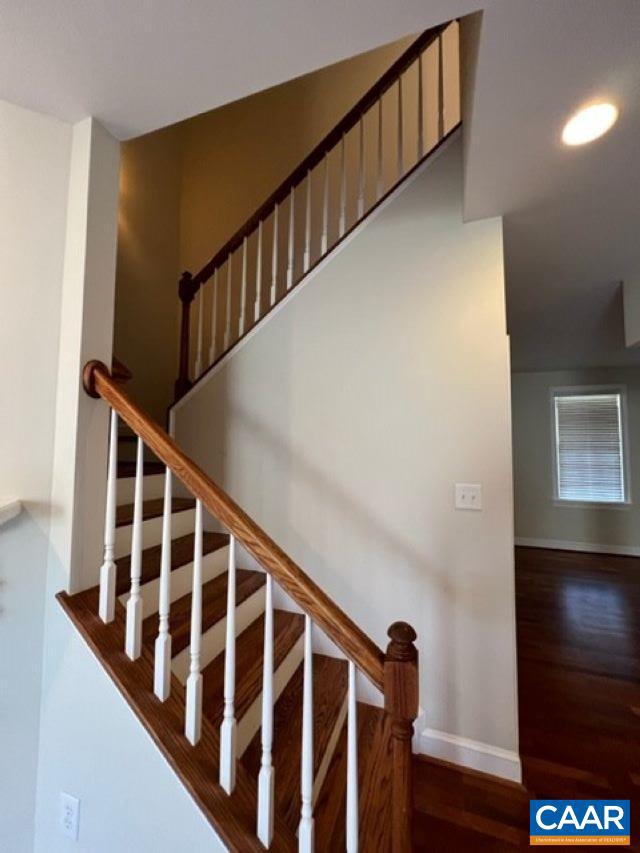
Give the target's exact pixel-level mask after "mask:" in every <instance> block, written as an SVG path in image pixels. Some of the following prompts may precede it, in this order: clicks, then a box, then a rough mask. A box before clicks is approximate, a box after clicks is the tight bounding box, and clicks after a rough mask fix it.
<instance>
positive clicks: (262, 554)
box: [83, 361, 385, 691]
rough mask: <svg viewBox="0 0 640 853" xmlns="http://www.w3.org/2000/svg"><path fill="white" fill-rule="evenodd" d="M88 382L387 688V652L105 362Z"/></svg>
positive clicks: (93, 364)
mask: <svg viewBox="0 0 640 853" xmlns="http://www.w3.org/2000/svg"><path fill="white" fill-rule="evenodd" d="M83 383H84V388H85V391H86V392H87V394H89V395H90V396H91V397H95V398H98V397H102V399H103V400H105V401H106V402H107V403H109V405H110V406H111V407H112V408H113V409H115V411H116V412H117V413H118V415H119V416H120V417H121V418H122V420H123V421H124V422H125V423H126V424H128V426H129V427H131V429H132V430H133V431H134V433H136V435H138V436H139V437H140V438H142V440H143V441H144V443H145V444H146V446H147V447H149V448H150V449H151V450H152V451H153V452H154V453H155V455H156V456H157V457H158V459H160V460H161V461H162V462H164V464H165V465H166V466H167V467H168V468H170V469H171V471H172V472H173V474H174V475H175V476H176V477H177V478H178V479H179V480H180V481H181V482H182V483H183V484H184V485H185V486H186V487H187V489H188V490H189V491H190V492H191V494H192V495H193V496H194V497H196V498H198V499H199V500H200V501H202V505H203V506H204V507H205V508H206V509H207V510H208V511H209V512H210V513H211V515H212V516H213V517H214V518H216V519H218V520H219V521H220V522H221V524H223V525H224V527H225V528H226V529H227V530H228V531H229V532H230V533H231V534H232V535H233V536H234V537H235V538H236V539H237V540H238V542H240V543H242V545H243V546H244V547H245V548H246V549H247V551H249V553H250V554H251V555H252V556H253V557H254V558H255V559H256V560H257V561H258V563H259V564H260V565H261V566H262V567H263V568H264V569H265V571H267V572H269V574H270V575H271V576H272V577H273V579H274V580H275V581H277V583H278V584H280V586H281V587H282V588H283V589H284V590H285V592H287V593H288V594H289V595H290V596H291V598H292V599H293V600H294V601H295V602H296V603H297V604H298V605H299V606H300V607H301V608H302V609H303V610H304V612H305V613H307V614H308V615H309V616H310V617H311V619H312V620H313V621H314V622H315V623H316V624H317V625H318V626H319V627H320V628H322V630H323V631H324V632H325V633H326V634H327V636H328V637H329V638H330V639H331V640H332V641H333V642H334V643H335V644H336V645H337V646H338V647H339V648H340V649H341V650H342V651H343V652H344V654H345V655H346V656H347V657H348V658H349V659H350V660H351V661H353V663H354V664H355V665H356V666H357V667H358V669H359V670H360V671H361V672H363V673H364V674H365V675H366V676H367V678H368V679H369V680H370V681H371V682H372V684H374V685H375V686H376V687H377V688H378V689H379V690H381V691H384V686H385V679H384V666H385V655H384V653H383V651H382V650H381V649H380V648H379V647H378V646H377V645H376V644H375V643H374V642H373V640H372V639H371V638H370V637H368V636H367V634H365V633H364V631H362V630H361V629H360V628H359V627H358V626H357V625H356V624H355V622H353V621H352V620H351V619H350V618H349V617H348V616H347V615H346V613H344V611H343V610H341V609H340V608H339V607H338V605H337V604H336V603H335V602H334V601H332V600H331V598H329V596H328V595H327V594H326V593H325V592H323V590H322V589H321V588H320V587H319V586H318V585H317V584H316V583H315V582H314V581H312V580H311V578H310V577H309V576H308V575H307V574H305V572H304V571H303V570H302V569H301V568H300V567H299V566H298V565H297V564H296V563H294V561H293V560H292V559H291V558H290V557H288V556H287V555H286V554H285V552H284V551H283V550H282V548H280V547H279V546H278V545H276V543H275V542H274V541H273V540H272V539H271V538H270V537H269V536H267V534H266V533H265V532H264V531H263V530H262V529H261V528H260V527H259V526H258V525H257V524H256V523H255V522H254V521H253V520H252V519H251V518H250V517H249V516H248V515H247V514H246V512H244V510H242V509H241V508H240V507H239V506H238V504H236V503H235V501H234V500H233V499H232V498H231V497H229V495H228V494H227V493H226V492H225V491H223V489H221V488H220V487H219V486H217V485H216V484H215V483H214V482H213V480H212V479H211V478H210V477H209V476H208V475H207V474H205V472H204V471H203V470H202V469H201V468H200V467H199V466H198V465H196V463H195V462H193V460H191V459H190V458H189V457H188V456H187V455H186V454H185V453H183V451H182V450H180V448H179V447H178V445H177V444H176V443H175V441H174V440H173V439H172V438H171V437H170V436H169V435H168V434H167V433H166V432H165V431H164V430H163V429H162V428H161V427H160V426H158V424H157V423H155V421H153V420H152V419H151V417H150V416H149V415H148V414H147V413H146V412H144V411H143V410H142V409H141V408H140V407H139V406H138V405H136V403H134V402H133V400H132V399H131V397H130V396H129V395H128V394H127V392H126V391H125V390H124V389H123V387H122V385H120V384H118V383H117V382H116V381H115V380H114V378H113V377H112V376H111V374H110V373H109V370H108V368H107V367H106V366H105V365H104V364H103V363H102V362H100V361H89V362H88V363H87V364H86V365H85V368H84V372H83Z"/></svg>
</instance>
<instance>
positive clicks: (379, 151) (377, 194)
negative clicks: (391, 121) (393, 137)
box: [376, 97, 383, 198]
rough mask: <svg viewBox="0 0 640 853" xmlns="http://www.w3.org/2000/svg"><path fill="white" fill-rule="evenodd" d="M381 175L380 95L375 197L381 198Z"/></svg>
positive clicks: (379, 100)
mask: <svg viewBox="0 0 640 853" xmlns="http://www.w3.org/2000/svg"><path fill="white" fill-rule="evenodd" d="M382 175H383V163H382V98H381V97H380V98H378V181H377V184H376V198H382V187H383V180H382Z"/></svg>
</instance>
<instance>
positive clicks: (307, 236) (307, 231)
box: [302, 171, 311, 272]
mask: <svg viewBox="0 0 640 853" xmlns="http://www.w3.org/2000/svg"><path fill="white" fill-rule="evenodd" d="M304 223H305V225H304V255H303V261H302V270H303V272H307V271H308V270H309V267H310V265H311V171H307V204H306V209H305V216H304Z"/></svg>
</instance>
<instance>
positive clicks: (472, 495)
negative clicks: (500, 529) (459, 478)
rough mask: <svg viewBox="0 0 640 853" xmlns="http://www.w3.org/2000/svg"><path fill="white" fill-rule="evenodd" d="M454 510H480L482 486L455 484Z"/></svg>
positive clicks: (477, 484) (476, 484) (478, 484)
mask: <svg viewBox="0 0 640 853" xmlns="http://www.w3.org/2000/svg"><path fill="white" fill-rule="evenodd" d="M455 506H456V509H472V510H481V509H482V485H481V484H480V483H456V497H455Z"/></svg>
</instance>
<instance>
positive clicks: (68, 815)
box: [60, 791, 80, 841]
mask: <svg viewBox="0 0 640 853" xmlns="http://www.w3.org/2000/svg"><path fill="white" fill-rule="evenodd" d="M60 829H61V830H62V834H63V835H66V836H67V838H73V840H74V841H77V840H78V830H79V829H80V800H78V799H77V798H76V797H72V796H71V794H66V793H65V792H64V791H60Z"/></svg>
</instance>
